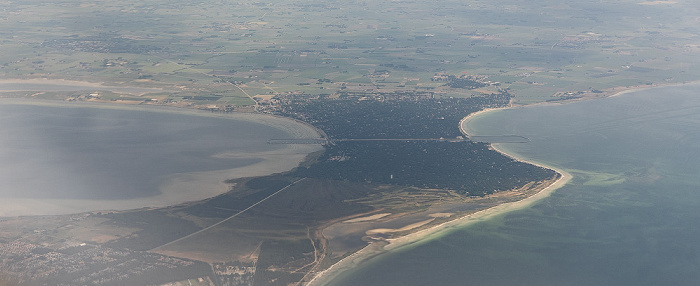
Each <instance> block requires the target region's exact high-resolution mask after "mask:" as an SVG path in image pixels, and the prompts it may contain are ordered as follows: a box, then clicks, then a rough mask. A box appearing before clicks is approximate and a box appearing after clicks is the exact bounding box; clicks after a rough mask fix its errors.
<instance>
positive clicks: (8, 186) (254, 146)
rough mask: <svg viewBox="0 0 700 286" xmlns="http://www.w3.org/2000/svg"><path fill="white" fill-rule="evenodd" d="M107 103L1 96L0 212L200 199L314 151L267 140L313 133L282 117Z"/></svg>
mask: <svg viewBox="0 0 700 286" xmlns="http://www.w3.org/2000/svg"><path fill="white" fill-rule="evenodd" d="M107 107H108V105H85V104H83V105H81V104H69V105H68V104H66V105H57V104H54V103H52V104H43V105H42V104H28V103H27V102H23V103H17V102H16V101H15V102H12V103H8V102H7V101H3V102H0V207H1V209H2V211H0V215H4V216H14V215H36V214H62V213H74V212H82V211H90V210H113V209H129V208H138V207H152V206H165V205H170V204H176V203H182V202H186V201H192V200H197V199H204V198H208V197H211V196H214V195H217V194H220V193H223V192H225V191H227V190H228V188H230V185H227V184H225V183H224V180H227V179H232V178H237V177H243V176H252V175H266V174H270V173H274V172H282V171H286V170H289V169H291V168H293V167H295V166H296V164H298V163H299V161H301V160H302V159H303V158H304V156H305V155H306V154H307V153H309V152H312V151H315V150H318V149H320V147H319V146H313V145H306V146H290V145H272V144H266V142H267V141H268V140H270V139H274V138H295V137H297V136H301V137H302V138H306V137H316V136H317V135H316V134H315V131H314V130H313V129H312V128H311V127H308V126H305V125H303V124H301V123H298V122H294V121H291V120H287V119H283V118H276V117H271V116H263V115H252V114H250V115H247V114H236V115H229V116H211V114H208V113H204V112H202V113H200V112H189V113H187V112H183V111H179V110H174V109H162V108H161V109H158V108H152V109H151V110H149V111H146V110H135V109H133V108H132V109H123V108H107Z"/></svg>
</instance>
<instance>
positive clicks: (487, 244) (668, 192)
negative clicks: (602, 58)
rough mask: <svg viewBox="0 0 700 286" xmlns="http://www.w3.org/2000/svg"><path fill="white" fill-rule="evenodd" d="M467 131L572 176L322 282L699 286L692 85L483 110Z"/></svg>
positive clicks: (698, 135)
mask: <svg viewBox="0 0 700 286" xmlns="http://www.w3.org/2000/svg"><path fill="white" fill-rule="evenodd" d="M466 125H467V126H464V127H465V129H466V130H468V132H469V133H470V134H474V135H497V134H516V135H519V136H524V137H527V138H529V139H530V140H531V141H530V142H528V143H518V144H503V143H502V144H497V146H498V148H499V149H501V150H503V151H506V152H507V153H511V154H515V155H517V156H519V157H524V158H527V159H528V160H532V161H536V162H540V163H544V164H547V165H550V166H553V167H556V168H560V169H562V170H565V171H567V172H569V173H571V174H573V176H574V178H573V179H572V181H570V182H569V184H567V185H566V186H564V187H562V188H561V189H559V190H557V191H556V192H555V193H554V194H552V195H551V196H549V197H547V198H545V199H543V200H541V201H539V202H538V203H537V204H535V205H533V206H532V207H529V208H525V209H522V210H519V211H513V212H509V213H506V214H502V215H500V216H497V217H495V218H491V219H488V220H486V221H483V222H479V223H476V224H471V225H469V226H466V227H462V228H459V229H457V230H452V231H449V232H444V233H441V234H439V235H434V236H432V237H431V238H430V239H429V240H426V241H422V242H420V243H416V244H413V245H409V246H407V247H403V248H400V249H397V250H393V251H390V253H389V254H386V255H380V256H378V257H376V258H374V259H371V260H369V261H367V262H365V263H363V264H361V265H360V267H357V268H355V269H353V270H351V271H347V272H345V273H343V274H342V275H340V276H339V277H338V278H337V279H335V280H333V281H331V283H329V284H330V285H695V284H696V283H697V281H700V272H698V271H697V269H700V244H698V243H697V238H698V237H700V224H698V223H697V222H698V221H700V212H698V211H697V210H698V209H699V208H700V148H698V147H697V143H698V142H700V141H699V140H700V86H698V85H684V86H676V87H663V88H654V89H647V90H641V91H636V92H633V93H627V94H623V95H620V96H616V97H611V98H605V99H598V100H591V101H583V102H575V103H569V104H548V105H538V106H530V107H522V108H513V109H507V110H499V111H495V112H489V113H484V114H482V115H479V116H477V117H475V118H474V119H473V120H470V121H468V122H467V123H466Z"/></svg>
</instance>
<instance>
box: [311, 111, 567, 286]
mask: <svg viewBox="0 0 700 286" xmlns="http://www.w3.org/2000/svg"><path fill="white" fill-rule="evenodd" d="M500 109H504V108H493V109H485V110H482V111H478V112H475V113H472V114H470V115H468V116H467V117H465V118H463V119H462V120H461V121H460V123H459V128H460V131H462V133H463V134H464V135H465V136H469V133H468V132H467V130H464V129H463V126H464V125H465V123H467V122H468V121H469V120H472V119H474V118H476V117H477V116H480V115H483V114H486V113H489V112H493V111H495V110H500ZM493 148H494V149H495V150H497V151H498V152H500V153H502V154H504V155H506V156H508V157H510V158H513V159H515V160H518V161H522V162H527V163H530V164H533V165H537V166H540V167H544V168H548V169H552V170H554V171H556V172H557V173H559V174H560V177H559V179H557V180H556V181H555V182H554V183H552V184H551V185H549V186H547V187H546V188H544V189H542V190H541V191H539V192H537V193H535V194H534V195H531V196H529V197H527V198H525V199H522V200H519V201H515V202H510V203H505V204H501V205H497V206H494V207H491V208H488V209H484V210H480V211H477V212H475V213H472V214H468V215H465V216H462V217H458V218H455V219H454V220H450V221H448V222H445V223H442V224H439V225H436V226H433V227H430V228H427V229H423V230H420V231H417V232H414V233H411V234H408V235H405V236H402V237H399V238H394V239H387V240H384V241H379V242H374V243H370V244H369V245H367V246H366V247H364V248H363V249H361V250H360V251H358V252H355V253H353V254H351V255H350V256H348V257H345V258H343V259H342V260H340V261H338V262H337V263H335V264H333V265H332V266H331V267H329V268H327V269H326V270H324V271H321V272H319V273H318V274H316V276H314V278H313V279H312V280H311V281H309V283H308V284H307V285H326V284H328V283H329V282H330V281H332V280H333V279H335V278H336V277H338V276H339V275H340V274H341V273H343V272H344V271H347V270H349V269H353V268H355V267H356V266H357V265H359V264H361V263H364V262H366V261H368V260H370V259H371V258H373V257H376V256H379V255H382V254H385V253H387V252H389V251H393V250H397V249H401V248H404V247H408V246H412V245H416V244H420V243H423V242H426V241H429V240H432V239H434V238H437V237H440V236H443V235H446V234H447V233H448V232H450V231H451V230H454V229H459V228H462V227H465V226H468V225H471V224H474V223H476V222H480V221H483V220H487V219H489V218H492V217H495V216H498V215H502V214H505V213H508V212H511V211H514V210H518V209H522V208H526V207H528V206H531V205H532V204H534V203H535V202H537V201H539V200H541V199H543V198H546V197H548V196H549V195H551V194H552V193H553V192H554V191H555V190H557V189H558V188H560V187H562V186H564V185H565V184H566V183H567V182H569V180H571V174H569V173H567V172H566V171H564V170H561V169H557V168H554V167H552V166H547V165H546V164H542V163H539V162H535V161H532V160H527V159H526V158H521V157H518V156H516V155H514V154H509V153H505V151H504V150H503V149H502V147H501V146H500V144H493Z"/></svg>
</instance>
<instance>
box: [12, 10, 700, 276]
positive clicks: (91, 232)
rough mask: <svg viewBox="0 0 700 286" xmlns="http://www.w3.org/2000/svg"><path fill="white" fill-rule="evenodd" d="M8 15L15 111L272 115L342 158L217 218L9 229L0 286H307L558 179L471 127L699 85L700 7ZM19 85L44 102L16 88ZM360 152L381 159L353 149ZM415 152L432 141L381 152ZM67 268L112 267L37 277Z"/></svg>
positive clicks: (239, 199)
mask: <svg viewBox="0 0 700 286" xmlns="http://www.w3.org/2000/svg"><path fill="white" fill-rule="evenodd" d="M0 9H2V11H3V13H0V26H2V27H3V28H2V29H0V50H2V51H3V52H2V53H0V97H26V98H36V99H52V100H67V101H99V102H113V103H123V104H149V105H167V106H175V107H186V108H196V109H206V110H211V111H220V112H231V111H243V112H263V113H270V114H275V115H281V116H286V117H290V118H294V119H296V120H300V121H304V122H306V123H308V124H311V125H313V126H315V127H316V128H318V129H319V130H321V131H322V132H324V133H326V134H324V136H327V138H324V139H323V140H326V139H329V141H328V142H331V143H332V140H330V139H338V140H339V141H338V142H339V143H338V144H334V145H329V146H327V147H328V148H326V153H323V152H319V153H316V154H312V155H310V156H309V157H308V160H307V161H306V162H303V163H302V165H301V166H300V167H299V168H297V169H294V170H291V171H289V172H287V173H282V174H274V175H270V176H265V177H257V178H241V179H236V180H231V181H228V182H227V183H229V184H230V186H231V189H230V191H229V192H227V193H225V194H222V195H219V196H216V197H213V198H210V199H206V200H203V201H196V202H188V203H184V204H180V205H175V206H169V207H164V208H145V209H138V210H129V211H98V212H90V213H82V214H75V215H64V216H42V217H16V218H0V269H10V270H9V271H8V272H7V273H10V274H9V275H8V276H7V277H8V278H6V277H4V276H3V275H4V274H6V273H0V274H1V275H0V284H2V283H5V281H9V282H7V283H15V282H16V283H17V284H21V283H19V282H22V281H23V280H22V279H25V280H26V281H34V282H36V281H39V282H42V281H44V280H46V279H53V278H56V277H60V279H63V280H61V281H64V282H65V283H68V284H70V283H74V284H81V283H83V284H84V283H92V284H94V285H121V284H119V283H122V282H124V281H132V280H119V279H127V278H128V279H134V280H133V281H138V282H144V281H146V282H148V284H163V285H289V284H296V283H303V282H308V281H309V280H310V279H311V278H312V277H313V275H315V274H317V273H318V272H319V271H322V270H323V269H325V268H327V267H329V266H330V265H332V264H333V263H335V262H337V261H339V260H340V259H341V258H343V257H347V256H349V255H351V254H352V253H354V252H355V251H357V250H359V249H361V248H362V247H364V246H365V245H367V242H370V241H374V242H377V241H379V242H382V241H384V240H385V239H390V238H395V237H399V236H401V235H404V234H408V233H411V232H413V231H416V230H419V229H425V228H427V227H430V226H434V225H437V224H439V223H442V222H445V221H449V220H451V219H453V218H457V217H459V216H464V215H466V214H470V213H474V212H476V211H478V210H481V209H484V208H488V207H491V206H494V205H498V204H501V203H504V202H511V201H516V200H520V199H523V198H525V197H527V196H529V195H531V194H533V193H535V192H537V191H539V190H541V189H543V188H544V187H546V186H548V185H549V184H550V183H552V182H553V181H555V180H556V179H558V178H559V175H558V174H556V172H553V171H551V170H547V169H544V168H540V167H535V166H532V165H529V164H525V163H522V162H515V160H513V159H512V158H508V157H505V156H503V155H501V154H500V153H497V152H496V151H495V150H493V149H492V148H490V147H489V146H488V144H486V143H476V142H468V143H465V142H464V141H468V138H462V135H464V134H462V133H461V132H460V130H459V129H458V122H459V120H460V119H461V118H463V117H464V116H466V115H468V114H469V113H472V112H476V111H478V110H482V109H485V108H499V107H505V106H510V105H526V104H534V103H541V102H557V101H565V100H572V99H579V98H595V97H604V96H610V95H613V94H615V93H618V92H621V91H624V90H627V89H630V88H635V87H644V86H655V85H665V84H680V83H686V82H691V81H696V80H698V79H699V78H700V57H699V56H698V55H700V45H699V44H698V43H700V41H699V40H700V28H698V27H700V26H699V25H698V23H699V22H700V20H699V19H700V18H698V17H697V15H700V13H699V12H700V11H698V10H699V9H700V6H698V5H697V4H694V3H692V2H691V1H642V0H622V1H615V2H612V3H602V2H599V1H591V0H587V1H577V2H571V3H569V2H566V3H563V2H562V1H558V0H538V1H529V2H527V1H520V0H496V1H458V0H447V1H439V2H434V1H389V0H379V1H359V0H358V1H356V0H351V1H324V2H314V1H311V2H309V1H291V0H282V1H275V2H274V3H266V2H256V1H248V0H244V1H239V2H235V3H233V2H226V1H203V2H202V1H199V2H196V3H195V2H192V1H182V0H179V1H154V0H145V1H133V0H126V1H93V2H90V3H86V2H85V1H77V0H62V1H0ZM661 19H663V20H661ZM13 84H24V85H29V86H32V87H28V88H23V89H17V88H9V87H8V88H4V87H3V86H4V85H13ZM34 85H51V86H52V87H53V88H51V89H50V90H44V88H42V87H34ZM56 86H61V87H63V88H56ZM77 87H79V88H77ZM401 124H404V125H401ZM397 127H401V128H397ZM443 137H444V138H449V139H451V140H454V141H455V142H443V141H444V140H443V139H444V138H443ZM349 139H359V140H364V139H372V140H373V139H379V141H377V142H374V141H368V142H352V141H346V142H342V141H340V140H349ZM402 139H429V140H434V141H425V142H423V141H421V142H409V140H404V141H405V142H403V141H397V142H388V141H381V140H402ZM409 151H410V152H409ZM406 154H410V155H411V156H407V155H406ZM465 154H467V155H465ZM447 157H449V158H447ZM378 158H379V159H381V160H382V161H383V162H384V163H386V164H390V165H391V166H388V167H387V166H379V165H378V164H376V162H377V161H378ZM416 158H417V159H416ZM448 165H449V166H448ZM426 166H427V167H426ZM392 168H393V169H392ZM428 168H429V169H430V170H429V171H430V172H433V173H429V172H427V171H426V170H427V169H428ZM470 168H472V169H470ZM465 170H466V171H465ZM348 171H352V172H351V173H348ZM424 174H429V176H428V177H429V178H425V177H422V176H421V175H424ZM402 175H403V177H402ZM466 176H470V178H471V177H474V178H475V179H473V180H472V181H470V182H468V183H465V179H464V178H465V177H466ZM486 177H488V178H491V179H494V178H495V179H494V180H487V179H484V178H486ZM603 181H605V180H603ZM477 182H478V183H477ZM56 257H61V259H65V260H62V261H64V262H66V261H67V262H66V263H65V264H66V265H72V264H71V263H69V262H76V261H80V260H81V259H84V258H85V257H89V258H90V259H93V260H95V261H96V262H95V264H90V265H92V266H90V267H92V268H90V267H87V266H85V268H79V269H78V268H75V269H73V268H70V267H66V268H61V269H58V270H57V269H54V268H53V266H52V265H40V266H37V264H36V263H34V262H35V261H37V260H42V261H44V260H46V261H48V260H49V259H54V258H56ZM99 263H102V264H99ZM129 263H134V264H129ZM139 263H140V264H139ZM77 264H80V263H76V265H77ZM81 265H82V264H81ZM44 266H46V267H45V268H41V267H44ZM76 267H77V266H76ZM69 268H70V269H69ZM88 268H90V269H88ZM76 269H77V270H76ZM105 269H110V271H111V272H110V271H104V270H105ZM141 270H143V271H141ZM42 271H43V272H42ZM52 271H53V272H52ZM90 271H92V272H90ZM149 271H150V272H149ZM107 272H108V273H107ZM35 273H40V274H42V273H50V274H46V275H49V276H41V277H39V276H36V277H34V276H32V275H34V274H35ZM51 273H53V274H51ZM76 273H88V274H85V275H84V276H80V275H78V274H76ZM114 273H116V274H114ZM173 273H175V274H173ZM37 275H39V274H37ZM42 275H43V274H42ZM50 275H54V276H50ZM87 276H90V277H93V278H92V279H93V280H91V281H87V280H85V279H87V278H85V277H87ZM127 276H128V277H127ZM16 277H20V278H21V279H19V278H16ZM37 277H38V278H37ZM47 277H48V278H47ZM124 277H127V278H124ZM32 279H35V280H32ZM41 279H44V280H41ZM81 279H83V280H85V281H83V280H81ZM138 279H141V280H138ZM26 281H25V282H26ZM46 281H48V280H46ZM95 281H98V282H95ZM100 281H101V282H100ZM93 282H94V283H93ZM135 283H136V282H135ZM165 283H169V284H165ZM92 284H91V285H92Z"/></svg>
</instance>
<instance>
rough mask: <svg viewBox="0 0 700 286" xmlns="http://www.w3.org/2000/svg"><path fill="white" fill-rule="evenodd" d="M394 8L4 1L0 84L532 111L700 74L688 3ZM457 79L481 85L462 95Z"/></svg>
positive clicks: (214, 101) (240, 100)
mask: <svg viewBox="0 0 700 286" xmlns="http://www.w3.org/2000/svg"><path fill="white" fill-rule="evenodd" d="M388 2H389V1H375V2H365V1H340V2H338V1H334V2H324V3H307V2H297V1H279V2H275V3H262V2H254V1H250V2H237V3H227V2H218V1H209V2H198V3H191V2H187V1H175V2H173V1H168V2H167V3H163V2H160V1H139V2H133V1H119V2H110V1H97V2H91V3H90V4H86V3H83V2H81V1H59V2H55V1H51V2H48V1H47V2H41V1H32V2H20V1H5V2H3V3H0V7H1V8H2V9H3V10H4V11H6V13H4V15H3V17H2V19H0V24H1V25H2V26H3V29H2V31H0V34H2V36H3V37H2V38H3V40H2V41H0V47H2V50H3V53H2V55H0V76H2V78H3V79H66V80H77V81H88V82H97V83H104V85H108V86H109V85H119V86H124V85H128V86H140V87H157V88H163V89H164V90H167V92H165V94H153V95H147V94H138V95H137V96H129V95H123V96H122V97H121V98H120V97H119V96H116V97H115V96H104V97H103V98H101V99H102V100H107V101H117V100H121V101H125V102H141V103H151V104H153V103H158V104H171V105H179V106H195V107H203V106H204V107H206V106H209V107H225V106H247V105H255V104H256V101H257V102H261V103H263V102H267V101H269V100H268V99H269V98H271V97H273V96H284V95H286V94H308V95H322V94H329V95H332V94H336V93H338V92H341V91H355V92H365V93H380V92H384V93H386V92H389V93H390V92H396V91H403V92H406V91H408V92H416V91H430V92H433V93H434V94H435V95H436V96H446V97H470V96H475V95H480V94H489V93H492V92H496V91H498V90H499V89H506V90H508V91H509V92H510V93H511V94H514V95H515V98H514V103H518V104H527V103H533V102H541V101H547V100H557V99H561V98H570V97H572V96H575V97H579V96H602V95H606V94H610V93H612V92H616V91H619V90H620V89H621V88H626V87H632V86H640V85H655V84H667V83H682V82H687V81H693V80H696V79H697V78H698V76H699V75H700V72H699V71H698V70H700V69H698V68H697V67H698V64H700V59H699V58H698V57H697V53H698V52H699V51H700V48H699V46H698V45H697V39H698V28H697V23H698V20H697V18H696V15H697V13H696V12H697V7H696V6H695V5H693V4H692V3H690V2H687V1H636V0H633V1H617V2H615V3H599V2H596V1H579V2H576V3H561V1H554V0H542V1H536V2H534V3H527V4H525V3H520V1H510V0H508V1H498V2H497V3H494V2H493V1H469V2H466V3H465V2H463V1H441V2H439V3H434V2H427V1H426V2H423V1H391V5H388ZM660 19H664V21H663V22H662V21H661V20H660ZM668 19H672V20H668ZM448 76H453V77H458V78H459V77H472V78H477V79H480V80H481V81H482V82H483V83H485V85H484V86H482V87H479V88H460V87H453V86H454V85H449V84H446V83H445V82H444V79H445V78H447V77H448ZM613 89H615V90H613ZM31 94H33V93H25V94H22V93H20V94H17V93H15V94H13V95H14V96H22V95H31ZM61 96H63V97H76V95H74V94H63V95H61ZM153 99H158V100H153ZM254 99H255V100H256V101H254ZM244 109H245V108H244Z"/></svg>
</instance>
